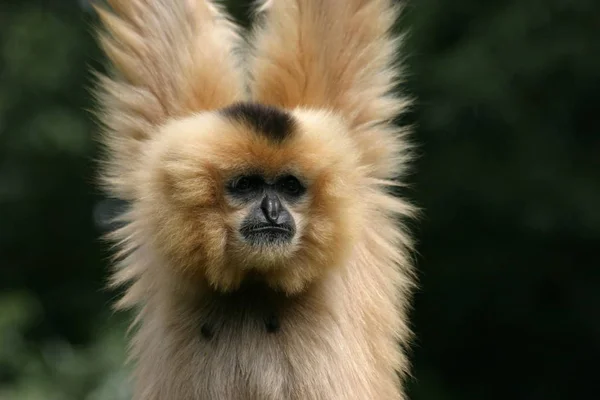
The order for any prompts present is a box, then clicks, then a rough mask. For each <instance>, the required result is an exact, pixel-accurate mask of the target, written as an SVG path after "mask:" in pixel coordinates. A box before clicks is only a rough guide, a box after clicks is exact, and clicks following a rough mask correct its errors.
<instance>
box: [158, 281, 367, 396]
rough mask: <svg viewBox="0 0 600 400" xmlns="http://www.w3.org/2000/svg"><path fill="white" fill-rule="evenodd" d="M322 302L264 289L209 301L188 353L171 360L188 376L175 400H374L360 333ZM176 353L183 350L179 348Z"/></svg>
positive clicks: (179, 384)
mask: <svg viewBox="0 0 600 400" xmlns="http://www.w3.org/2000/svg"><path fill="white" fill-rule="evenodd" d="M322 301H323V299H320V298H319V297H318V296H315V297H312V298H298V299H292V298H286V297H284V296H283V297H282V296H281V295H279V294H277V293H272V292H269V291H268V290H263V289H262V288H260V287H251V288H246V289H244V291H243V292H242V291H240V292H237V293H235V294H231V295H227V296H224V295H220V296H215V297H211V298H207V299H204V301H203V302H202V303H201V305H200V306H199V307H198V308H197V311H196V313H197V314H196V316H195V317H194V319H195V321H196V322H195V323H194V324H192V325H191V327H190V328H189V329H188V332H187V333H188V334H189V337H188V338H187V345H186V346H185V348H186V349H187V350H186V351H185V352H184V353H182V352H179V353H178V354H176V355H173V354H171V355H170V357H169V359H171V360H172V361H173V363H175V364H177V367H175V368H177V369H179V371H180V372H183V374H181V375H179V376H178V377H177V378H176V379H177V384H176V385H174V387H175V388H177V389H173V390H180V391H181V392H180V393H181V394H180V395H179V397H177V396H176V397H177V398H198V399H204V400H212V399H215V400H222V399H228V400H238V399H239V400H271V399H273V400H275V399H278V400H281V399H289V400H296V399H297V400H317V399H324V400H325V399H327V400H336V399H340V400H341V399H346V400H349V399H355V398H356V399H359V398H362V399H365V398H369V395H367V394H366V393H367V392H366V391H367V390H369V389H368V384H365V382H366V381H368V373H367V371H366V369H368V365H369V362H368V354H366V353H365V352H364V348H361V346H360V345H359V343H360V340H359V338H358V337H357V336H356V335H357V331H356V329H355V327H353V326H349V324H348V322H349V321H347V320H346V319H345V318H344V316H343V315H342V314H341V313H339V312H338V311H336V310H332V309H330V308H324V304H323V303H322ZM175 347H177V348H179V349H181V348H182V346H181V342H180V343H179V345H177V346H173V348H175ZM181 376H183V378H181ZM359 386H360V387H359ZM361 391H362V392H361Z"/></svg>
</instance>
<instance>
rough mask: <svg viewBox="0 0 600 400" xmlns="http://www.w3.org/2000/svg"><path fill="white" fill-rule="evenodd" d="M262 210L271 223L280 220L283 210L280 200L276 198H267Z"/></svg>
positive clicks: (264, 200)
mask: <svg viewBox="0 0 600 400" xmlns="http://www.w3.org/2000/svg"><path fill="white" fill-rule="evenodd" d="M260 208H261V209H262V211H263V213H264V215H265V217H266V218H267V220H268V221H269V222H271V223H275V222H277V219H278V218H279V212H280V209H281V203H280V202H279V198H277V197H276V196H269V195H267V196H265V198H264V199H263V201H262V203H261V206H260Z"/></svg>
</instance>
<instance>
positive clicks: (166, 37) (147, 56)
mask: <svg viewBox="0 0 600 400" xmlns="http://www.w3.org/2000/svg"><path fill="white" fill-rule="evenodd" d="M108 4H109V5H110V7H111V10H108V9H105V8H102V7H99V6H98V5H95V9H96V10H97V12H98V16H99V18H100V22H101V25H102V27H103V29H102V30H100V31H99V32H98V38H99V42H100V45H101V47H102V48H103V50H104V52H105V54H106V55H107V56H108V59H109V61H110V64H111V67H112V69H113V71H112V74H111V77H105V76H99V79H98V81H97V85H96V97H97V99H98V102H99V111H98V112H97V114H98V117H99V119H100V121H101V123H102V124H103V125H104V127H105V129H104V136H103V143H104V145H105V146H106V148H107V160H106V162H105V169H104V173H103V180H104V182H105V184H106V185H107V186H108V190H109V192H111V194H112V195H115V196H117V197H120V198H124V199H130V198H131V197H132V194H133V192H134V188H133V186H134V182H133V181H134V179H133V178H132V172H133V171H134V170H135V169H136V168H138V161H139V156H140V152H141V147H142V146H143V144H144V143H145V142H146V141H147V140H149V139H151V137H152V135H154V134H155V132H157V131H158V129H157V127H159V126H160V125H161V124H163V123H165V121H167V120H168V119H172V118H179V117H183V116H186V115H190V114H193V113H196V112H199V111H203V110H213V109H217V108H221V107H224V106H226V105H228V104H230V103H232V102H235V101H237V100H240V99H242V98H243V97H244V82H243V71H242V69H241V67H240V65H239V61H238V60H237V57H236V55H235V52H236V50H237V47H238V46H239V45H240V44H241V39H240V37H239V34H238V28H237V26H235V25H234V24H233V22H231V20H230V19H229V18H228V16H227V15H226V14H225V13H224V11H223V10H222V9H221V8H220V7H219V6H218V5H217V4H215V3H213V2H211V1H208V0H185V1H183V0H182V1H163V0H143V1H141V0H108Z"/></svg>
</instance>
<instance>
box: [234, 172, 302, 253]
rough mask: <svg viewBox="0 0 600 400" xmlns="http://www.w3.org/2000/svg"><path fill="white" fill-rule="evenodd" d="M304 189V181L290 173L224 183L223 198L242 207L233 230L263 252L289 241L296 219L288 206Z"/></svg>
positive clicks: (282, 245)
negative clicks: (236, 227) (238, 219)
mask: <svg viewBox="0 0 600 400" xmlns="http://www.w3.org/2000/svg"><path fill="white" fill-rule="evenodd" d="M305 192H306V188H305V187H304V185H303V184H302V183H301V182H300V181H299V180H298V178H296V177H295V176H293V175H284V176H281V177H275V178H274V179H270V178H269V177H266V176H262V175H259V174H256V175H242V176H239V177H236V178H234V179H233V180H232V181H231V182H229V183H228V184H227V187H226V201H227V202H228V203H229V204H230V205H231V206H233V207H236V206H237V207H239V208H241V209H242V210H244V212H243V213H242V219H241V221H240V223H239V229H238V231H237V232H238V234H239V236H240V239H241V242H243V243H245V244H247V245H248V246H250V247H252V248H256V249H257V250H259V251H264V252H266V253H271V252H274V251H277V250H278V248H280V247H284V246H287V245H289V244H291V243H292V241H293V239H294V236H295V235H296V222H295V219H294V216H293V215H292V211H291V207H290V206H291V205H292V204H294V203H296V202H298V201H301V200H302V197H303V195H304V194H305ZM244 214H245V215H244Z"/></svg>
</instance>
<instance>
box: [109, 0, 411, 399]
mask: <svg viewBox="0 0 600 400" xmlns="http://www.w3.org/2000/svg"><path fill="white" fill-rule="evenodd" d="M109 3H110V6H111V8H112V10H113V11H107V10H103V9H98V12H99V15H100V17H101V19H102V22H103V24H104V27H105V28H106V29H105V31H104V32H103V33H101V34H100V39H101V43H102V45H103V47H104V49H105V51H106V53H107V55H108V57H109V58H110V60H111V61H112V64H113V66H114V67H115V71H114V73H113V75H112V77H111V78H106V77H102V78H100V82H99V100H100V104H101V109H100V117H101V119H102V121H103V122H104V124H105V126H106V129H105V134H104V143H105V144H106V148H107V159H106V163H105V167H104V169H103V174H102V177H103V182H104V183H105V185H106V188H107V189H108V192H109V193H110V194H111V195H113V196H115V197H119V198H122V199H124V200H126V201H128V202H129V204H130V208H129V210H128V211H127V212H126V213H125V214H124V215H123V216H122V221H123V222H124V226H123V228H121V229H119V230H118V231H116V232H114V233H113V234H112V238H113V239H114V240H115V242H116V243H117V245H118V251H117V261H118V263H117V264H118V265H117V268H116V270H115V273H114V275H113V280H112V282H113V284H114V285H127V290H126V293H125V295H124V297H123V298H122V299H121V300H120V302H119V303H118V307H119V308H132V307H133V308H136V309H137V310H138V317H137V319H136V325H137V326H136V330H135V333H134V337H133V341H132V351H131V355H132V358H133V359H134V360H135V362H136V369H135V399H139V400H141V399H144V400H153V399H156V400H158V399H161V400H163V399H233V400H235V399H240V400H242V399H256V400H262V399H273V400H275V399H291V400H313V399H314V400H316V399H323V400H336V399H337V400H352V399H357V400H359V399H360V400H365V399H382V400H387V399H389V400H392V399H394V400H398V399H404V392H403V385H402V380H403V378H404V376H405V374H406V373H407V372H408V361H407V357H406V354H405V348H406V346H407V344H408V341H409V338H410V330H409V328H408V325H407V307H408V304H409V299H410V292H411V289H412V286H413V278H412V271H411V264H410V260H409V249H410V240H409V237H408V235H407V233H405V232H404V230H403V229H401V225H400V224H399V221H398V220H399V219H401V218H405V217H409V216H411V215H412V214H413V211H414V210H413V208H412V207H411V206H410V205H409V204H408V203H407V202H405V201H403V200H402V199H398V198H396V197H394V196H392V195H391V194H390V193H389V188H390V187H391V186H394V185H395V183H394V181H392V180H393V179H395V178H396V177H397V175H398V174H399V173H402V172H403V171H404V168H405V164H406V162H407V161H408V156H407V151H408V148H409V147H408V145H407V143H406V140H405V133H404V132H403V131H402V130H400V129H398V128H396V127H394V125H393V124H392V119H393V118H394V117H395V116H396V115H397V114H398V113H399V112H401V111H402V110H403V108H404V107H405V106H406V104H407V101H406V100H405V99H403V98H399V97H397V96H396V95H394V94H393V92H392V90H393V89H394V86H395V84H396V80H397V78H398V68H397V67H396V66H395V65H394V51H395V49H396V48H397V46H398V41H397V39H396V38H395V37H394V36H393V35H392V33H391V30H392V27H393V24H394V22H395V20H396V17H397V15H398V10H397V8H396V7H394V6H393V5H392V2H391V1H390V0H346V1H343V2H342V1H335V0H277V1H273V2H265V3H263V4H259V7H260V9H261V15H260V21H259V24H258V27H257V28H256V29H255V31H254V34H253V40H252V44H253V48H252V51H251V52H250V56H249V59H248V62H247V63H246V65H247V66H248V71H245V70H243V69H242V67H241V65H240V62H239V60H238V58H237V56H236V53H237V50H238V48H239V36H238V34H237V29H236V28H235V26H234V25H233V24H232V23H231V22H230V21H229V20H228V19H227V18H226V16H224V14H223V11H222V10H221V9H220V8H219V7H217V6H215V5H214V4H212V3H210V2H208V1H206V0H187V1H183V0H182V1H168V0H109ZM245 76H248V77H249V79H248V82H246V79H245V78H244V77H245ZM246 84H247V85H248V87H249V91H247V90H245V88H246ZM240 101H243V102H255V103H262V104H267V105H271V106H274V107H277V109H280V110H284V111H283V112H285V113H286V115H287V117H286V118H289V120H290V121H291V125H290V126H291V128H290V132H286V136H285V137H282V138H281V140H279V139H278V140H273V138H272V137H271V138H270V137H269V136H268V135H264V134H261V132H259V131H260V130H261V129H263V128H264V127H265V126H267V127H268V126H270V125H272V124H273V123H272V121H271V122H268V121H267V122H266V123H265V124H263V125H261V124H256V123H255V124H253V123H251V121H247V120H244V119H243V118H242V119H239V118H234V117H232V113H231V112H227V107H230V106H232V104H234V103H237V102H240ZM271 136H273V135H271ZM248 171H259V172H260V173H261V174H263V175H264V176H266V177H269V176H275V175H278V174H281V173H290V172H291V173H294V174H295V175H297V176H299V177H301V178H302V180H303V181H304V182H305V183H306V185H307V196H306V197H305V198H303V200H302V201H300V202H298V203H297V204H293V205H290V206H289V207H290V212H291V213H292V215H293V216H294V218H295V220H296V224H297V234H296V236H295V238H294V241H293V242H292V243H291V244H290V245H288V246H285V247H281V248H276V249H273V248H256V247H253V246H248V245H246V244H245V243H244V242H243V241H242V240H241V239H240V237H239V234H238V228H239V224H240V220H241V219H242V215H241V213H242V212H243V210H242V208H241V207H240V206H238V205H237V204H236V203H235V202H232V201H230V200H228V199H227V196H226V193H225V182H227V181H228V180H230V179H231V178H233V177H235V176H236V175H239V174H240V173H245V172H248ZM265 326H266V329H265Z"/></svg>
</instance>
